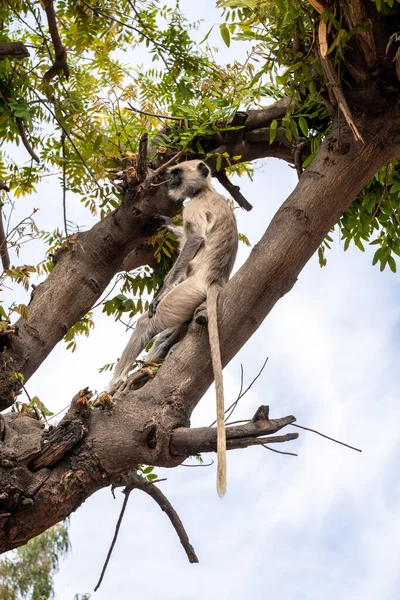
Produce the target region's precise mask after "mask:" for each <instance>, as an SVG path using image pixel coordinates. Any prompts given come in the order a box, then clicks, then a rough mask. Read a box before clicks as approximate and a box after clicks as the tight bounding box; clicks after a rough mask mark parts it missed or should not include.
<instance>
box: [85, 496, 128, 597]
mask: <svg viewBox="0 0 400 600" xmlns="http://www.w3.org/2000/svg"><path fill="white" fill-rule="evenodd" d="M132 489H133V488H126V489H125V490H124V491H123V494H125V498H124V502H123V504H122V508H121V512H120V513H119V517H118V521H117V525H116V527H115V533H114V537H113V539H112V542H111V546H110V549H109V551H108V553H107V558H106V560H105V563H104V565H103V568H102V570H101V574H100V577H99V581H98V582H97V585H96V587H95V588H94V591H95V592H97V590H98V589H99V587H100V586H101V582H102V581H103V577H104V574H105V572H106V569H107V566H108V563H109V562H110V558H111V554H112V552H113V550H114V546H115V543H116V541H117V538H118V534H119V529H120V527H121V523H122V519H123V518H124V514H125V510H126V506H127V504H128V500H129V496H130V493H131V491H132Z"/></svg>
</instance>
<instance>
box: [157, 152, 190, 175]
mask: <svg viewBox="0 0 400 600" xmlns="http://www.w3.org/2000/svg"><path fill="white" fill-rule="evenodd" d="M186 152H187V150H186V148H182V150H179V152H177V153H176V154H175V155H174V156H173V157H172V158H170V159H169V160H168V161H167V162H166V163H164V164H163V165H161V167H158V169H156V170H155V171H154V172H153V176H154V177H156V176H158V175H161V174H162V173H164V172H165V171H166V170H167V169H168V167H170V166H171V165H174V164H175V163H176V162H177V161H178V160H179V159H180V158H181V156H183V155H184V154H186Z"/></svg>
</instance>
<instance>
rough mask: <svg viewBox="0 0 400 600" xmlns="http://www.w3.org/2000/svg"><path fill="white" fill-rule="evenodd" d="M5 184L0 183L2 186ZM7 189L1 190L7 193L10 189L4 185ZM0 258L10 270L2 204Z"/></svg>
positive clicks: (0, 205) (1, 205)
mask: <svg viewBox="0 0 400 600" xmlns="http://www.w3.org/2000/svg"><path fill="white" fill-rule="evenodd" d="M2 183H3V182H2V181H0V185H1V184H2ZM4 186H5V187H3V188H1V187H0V189H5V190H6V191H7V190H8V189H9V188H8V187H7V186H6V184H4ZM0 258H1V264H2V265H3V269H4V270H7V269H9V268H10V264H11V263H10V255H9V253H8V248H7V237H6V233H5V231H4V223H3V203H2V202H0Z"/></svg>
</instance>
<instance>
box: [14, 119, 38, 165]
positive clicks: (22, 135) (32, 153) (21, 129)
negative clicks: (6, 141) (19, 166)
mask: <svg viewBox="0 0 400 600" xmlns="http://www.w3.org/2000/svg"><path fill="white" fill-rule="evenodd" d="M15 120H16V123H17V127H18V131H19V135H20V138H21V140H22V143H23V145H24V146H25V148H26V149H27V151H28V153H29V155H30V157H31V158H33V160H34V161H36V162H37V163H39V162H40V159H39V157H38V155H37V154H36V152H35V151H34V149H33V148H32V146H31V144H30V142H29V140H28V136H27V134H26V129H25V123H24V120H23V119H21V117H15Z"/></svg>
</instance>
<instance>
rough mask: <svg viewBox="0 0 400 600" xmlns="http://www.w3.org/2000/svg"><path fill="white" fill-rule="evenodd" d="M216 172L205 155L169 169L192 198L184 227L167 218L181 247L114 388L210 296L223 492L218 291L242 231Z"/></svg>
mask: <svg viewBox="0 0 400 600" xmlns="http://www.w3.org/2000/svg"><path fill="white" fill-rule="evenodd" d="M210 175H211V174H210V170H209V168H208V167H207V165H205V163H204V162H202V161H201V160H190V161H187V162H184V163H181V164H179V165H177V166H173V167H170V169H169V177H170V179H169V182H168V194H169V196H170V197H171V198H173V199H174V200H178V201H182V200H184V199H186V198H190V201H189V202H188V204H187V205H186V206H185V208H184V210H183V227H175V226H173V224H172V221H171V220H170V219H168V218H165V222H166V228H167V229H168V230H169V231H171V232H172V233H173V234H174V235H175V236H176V237H177V239H178V241H179V244H180V248H181V251H180V253H179V256H178V258H177V260H176V262H175V264H174V266H173V267H172V269H171V270H170V271H169V273H168V274H167V276H166V277H165V280H164V285H163V286H162V288H161V290H160V292H159V293H158V295H157V296H156V297H155V298H154V300H153V301H152V303H151V304H150V307H149V310H148V312H146V313H144V314H143V315H142V316H141V317H140V318H139V319H138V321H137V324H136V327H135V330H134V332H133V334H132V336H131V338H130V340H129V342H128V344H127V346H126V348H125V350H124V352H123V354H122V356H121V358H120V360H119V362H118V364H117V367H116V369H115V374H114V377H113V379H112V381H111V384H110V387H109V391H110V393H113V392H114V391H115V390H116V389H118V387H120V386H121V385H122V384H123V383H124V382H125V381H126V380H127V378H128V374H129V371H130V370H131V369H132V368H133V364H134V361H135V360H136V358H137V356H138V355H139V354H140V352H142V350H144V348H145V347H146V346H147V344H148V343H149V342H150V341H151V340H152V339H153V338H154V337H155V336H158V337H157V338H156V342H155V344H154V346H153V348H152V350H151V351H150V354H149V356H148V357H147V360H154V359H155V358H156V357H157V356H158V355H159V354H161V353H162V349H163V348H164V347H166V346H169V347H170V346H171V339H173V338H174V336H176V335H177V331H178V330H179V329H180V328H181V326H184V324H185V323H187V322H188V321H190V320H191V319H192V317H193V314H194V311H195V310H196V308H197V307H198V306H200V304H202V303H203V302H204V301H205V300H207V317H208V332H209V339H210V349H211V359H212V365H213V371H214V379H215V387H216V397H217V400H216V404H217V455H218V473H217V491H218V494H219V495H220V496H223V495H224V494H225V492H226V436H225V420H224V416H225V413H224V393H223V380H222V364H221V352H220V345H219V335H218V323H217V297H218V293H219V291H220V288H221V286H222V285H223V284H225V283H226V282H227V281H228V279H229V276H230V274H231V271H232V268H233V265H234V262H235V258H236V253H237V247H238V231H237V227H236V220H235V217H234V215H233V212H232V210H231V208H230V207H229V206H228V205H227V204H226V202H225V200H224V199H223V197H222V196H220V195H219V194H218V193H217V192H216V191H215V189H214V188H213V187H212V185H211V181H210V179H211V177H210ZM162 332H163V333H162ZM160 333H162V335H161V336H160V335H158V334H160ZM160 349H161V351H160Z"/></svg>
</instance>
